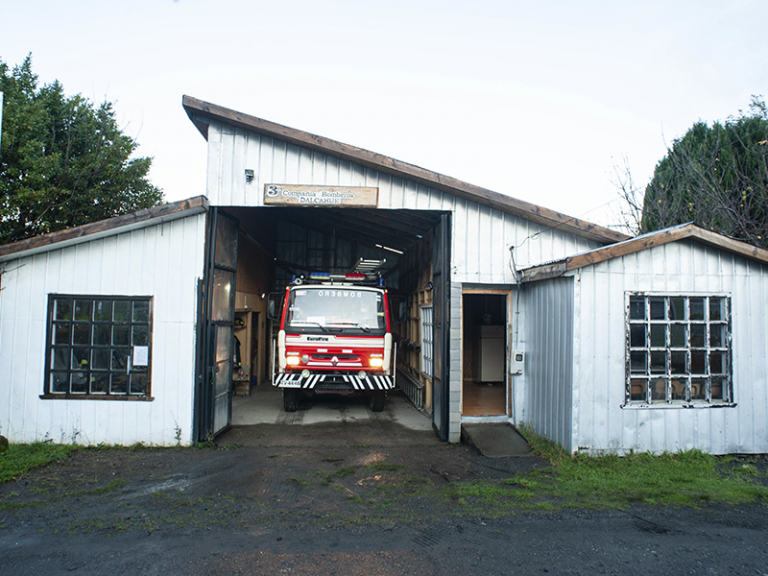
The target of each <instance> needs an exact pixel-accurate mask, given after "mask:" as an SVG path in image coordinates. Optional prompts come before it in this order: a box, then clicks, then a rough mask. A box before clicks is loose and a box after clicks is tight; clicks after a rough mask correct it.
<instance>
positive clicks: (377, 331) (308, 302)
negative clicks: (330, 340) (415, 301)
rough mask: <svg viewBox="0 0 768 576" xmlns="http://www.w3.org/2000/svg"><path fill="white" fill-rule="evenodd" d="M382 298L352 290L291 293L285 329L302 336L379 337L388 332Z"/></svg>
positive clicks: (376, 292)
mask: <svg viewBox="0 0 768 576" xmlns="http://www.w3.org/2000/svg"><path fill="white" fill-rule="evenodd" d="M384 310H385V309H384V294H383V293H382V292H379V291H374V290H359V289H355V288H338V287H333V286H329V287H328V288H326V287H322V288H310V287H306V288H304V287H302V288H296V289H294V290H292V291H291V293H290V296H289V298H288V311H287V314H286V319H285V329H286V330H290V331H291V332H303V333H326V332H329V333H335V334H338V333H344V334H359V335H371V336H380V335H382V334H385V333H386V331H387V323H386V318H385V311H384Z"/></svg>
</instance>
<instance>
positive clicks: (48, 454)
mask: <svg viewBox="0 0 768 576" xmlns="http://www.w3.org/2000/svg"><path fill="white" fill-rule="evenodd" d="M82 449H83V448H82V446H75V445H71V444H50V443H47V442H34V443H32V444H11V445H10V446H9V447H8V450H6V451H5V452H3V453H2V454H0V484H4V483H6V482H11V481H12V480H16V479H18V478H20V477H21V476H23V475H24V474H25V473H27V472H29V471H30V470H34V469H35V468H41V467H42V466H46V465H48V464H50V463H51V462H56V461H58V460H62V459H63V458H66V457H67V456H69V454H71V453H72V452H75V451H77V450H82Z"/></svg>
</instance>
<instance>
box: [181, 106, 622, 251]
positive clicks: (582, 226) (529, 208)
mask: <svg viewBox="0 0 768 576" xmlns="http://www.w3.org/2000/svg"><path fill="white" fill-rule="evenodd" d="M182 105H183V106H184V109H185V110H186V112H187V115H188V116H189V118H190V119H191V120H192V121H193V122H195V123H196V125H197V123H198V122H200V118H201V117H204V118H209V119H212V120H216V121H219V122H223V123H226V124H230V125H232V126H235V127H237V128H242V129H244V130H248V131H250V132H256V133H258V134H261V135H264V136H269V137H272V138H276V139H278V140H282V141H284V142H287V143H289V144H293V145H296V146H300V147H303V148H308V149H310V150H315V151H318V152H322V153H324V154H328V155H330V156H334V157H336V158H340V159H342V160H346V161H349V162H353V163H355V164H359V165H361V166H364V167H366V168H371V169H373V170H377V171H379V172H384V173H386V174H389V175H391V176H396V177H398V178H403V179H405V180H410V181H412V182H415V183H417V184H421V185H423V186H428V187H430V188H434V189H436V190H440V191H442V192H446V193H448V194H451V195H453V196H457V197H459V198H462V199H464V200H470V201H472V202H477V203H479V204H482V205H484V206H488V207H490V208H493V209H495V210H499V211H501V212H506V213H508V214H512V215H513V216H517V217H519V218H523V219H525V220H529V221H531V222H535V223H537V224H541V225H543V226H547V227H549V228H554V229H556V230H561V231H563V232H567V233H570V234H574V235H576V236H580V237H582V238H586V239H588V240H592V241H595V242H600V243H602V244H606V243H607V244H612V243H615V242H621V241H624V240H626V239H628V238H629V236H627V235H625V234H622V233H620V232H616V231H614V230H610V229H608V228H603V227H602V226H598V225H596V224H591V223H589V222H586V221H584V220H580V219H578V218H573V217H570V216H567V215H565V214H562V213H560V212H557V211H555V210H550V209H549V208H544V207H543V206H537V205H536V204H532V203H530V202H525V201H523V200H518V199H517V198H512V197H511V196H505V195H504V194H500V193H498V192H494V191H492V190H488V189H486V188H481V187H480V186H475V185H473V184H469V183H467V182H462V181H461V180H457V179H456V178H452V177H450V176H444V175H443V174H438V173H436V172H432V171H430V170H426V169H424V168H421V167H419V166H415V165H413V164H408V163H406V162H401V161H400V160H395V159H394V158H390V157H388V156H384V155H382V154H377V153H375V152H370V151H368V150H364V149H362V148H356V147H354V146H350V145H348V144H343V143H341V142H338V141H335V140H331V139H329V138H323V137H322V136H317V135H315V134H310V133H309V132H304V131H302V130H296V129H294V128H288V127H287V126H282V125H280V124H275V123H274V122H270V121H268V120H263V119H261V118H257V117H256V116H250V115H248V114H243V113H241V112H237V111H235V110H230V109H228V108H224V107H222V106H217V105H216V104H211V103H209V102H203V101H202V100H198V99H197V98H193V97H191V96H186V95H185V96H184V97H183V99H182Z"/></svg>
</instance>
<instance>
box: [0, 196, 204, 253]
mask: <svg viewBox="0 0 768 576" xmlns="http://www.w3.org/2000/svg"><path fill="white" fill-rule="evenodd" d="M207 210H208V198H206V197H205V196H196V197H194V198H189V199H186V200H180V201H179V202H173V203H170V204H162V205H160V206H153V207H152V208H145V209H144V210H139V211H137V212H131V213H130V214H124V215H122V216H115V217H114V218H108V219H106V220H99V221H98V222H91V223H89V224H83V225H81V226H74V227H72V228H67V229H66V230H60V231H58V232H51V233H50V234H43V235H41V236H35V237H34V238H27V239H26V240H19V241H18V242H13V243H11V244H4V245H2V246H0V261H5V260H12V259H14V258H20V257H22V256H28V255H31V254H36V253H39V252H44V251H46V250H47V249H49V248H63V247H66V246H71V245H73V244H79V243H81V242H87V241H90V240H96V239H98V238H101V237H104V236H109V235H111V234H112V233H114V232H115V231H116V230H118V229H120V228H125V229H126V230H134V229H136V228H141V227H144V226H149V225H151V224H152V223H153V221H154V220H157V221H158V223H160V222H168V221H171V220H176V219H178V218H182V217H184V216H186V215H187V214H197V213H200V212H206V211H207Z"/></svg>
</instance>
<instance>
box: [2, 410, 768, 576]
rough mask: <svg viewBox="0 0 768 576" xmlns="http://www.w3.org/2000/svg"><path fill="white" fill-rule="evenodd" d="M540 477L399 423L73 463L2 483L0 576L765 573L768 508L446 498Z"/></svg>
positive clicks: (103, 454)
mask: <svg viewBox="0 0 768 576" xmlns="http://www.w3.org/2000/svg"><path fill="white" fill-rule="evenodd" d="M546 466H548V464H547V462H546V461H544V460H542V459H540V458H538V457H535V456H532V457H524V458H500V459H488V458H484V457H483V456H481V455H480V454H478V453H477V452H476V451H475V450H474V449H473V448H472V447H471V446H467V445H460V446H454V445H448V444H441V443H439V442H438V441H437V439H436V438H435V436H434V435H433V434H431V433H428V432H427V433H425V432H417V431H413V430H407V429H404V428H402V427H400V426H398V425H397V424H395V423H391V422H390V423H382V424H381V426H380V427H379V428H377V427H373V428H372V427H371V426H370V425H368V426H364V425H356V424H345V425H343V426H340V425H338V424H326V425H312V426H302V427H292V428H289V427H280V426H274V425H263V426H247V427H240V428H234V429H232V430H230V431H229V432H228V433H227V434H226V435H225V436H224V437H222V438H221V439H220V441H219V446H218V447H216V448H196V449H142V450H133V451H128V450H109V449H103V450H95V449H94V450H87V451H81V452H77V453H75V454H73V455H72V456H71V457H69V458H67V459H66V460H64V461H62V462H59V463H56V464H53V465H51V466H49V467H46V468H44V469H41V470H38V471H35V472H33V473H31V474H30V475H28V476H27V477H25V478H23V479H21V480H19V481H17V482H14V483H10V484H6V485H3V486H0V573H2V574H8V575H49V574H68V573H75V574H89V575H90V574H115V575H117V574H147V575H153V574H163V575H166V576H167V575H175V574H190V575H197V574H210V575H231V574H265V575H266V574H270V575H271V574H293V575H311V574H323V575H340V576H341V575H352V574H360V575H395V574H397V575H400V574H414V575H415V574H419V575H423V574H426V575H431V574H434V575H437V574H545V573H553V574H750V575H759V574H768V516H767V515H766V509H765V508H764V507H759V506H746V507H736V508H734V507H725V506H711V507H708V508H706V509H702V510H689V509H668V508H660V507H648V506H646V507H643V506H638V507H636V508H634V509H632V510H624V511H618V512H617V511H607V512H606V511H601V512H598V511H589V510H588V511H583V510H581V511H573V510H569V509H565V510H558V511H554V512H553V511H549V512H547V511H530V510H528V511H524V510H520V511H513V512H510V511H501V510H499V509H497V508H496V507H495V506H494V505H493V504H492V503H490V504H489V503H485V504H477V505H474V506H467V505H466V503H465V502H462V501H461V500H458V499H457V498H456V497H454V496H452V493H451V492H452V489H453V488H455V487H456V486H458V485H465V484H466V483H467V482H471V481H473V480H480V479H488V478H510V477H512V476H513V475H514V474H515V473H517V472H525V471H530V470H532V469H535V468H542V467H546Z"/></svg>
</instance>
